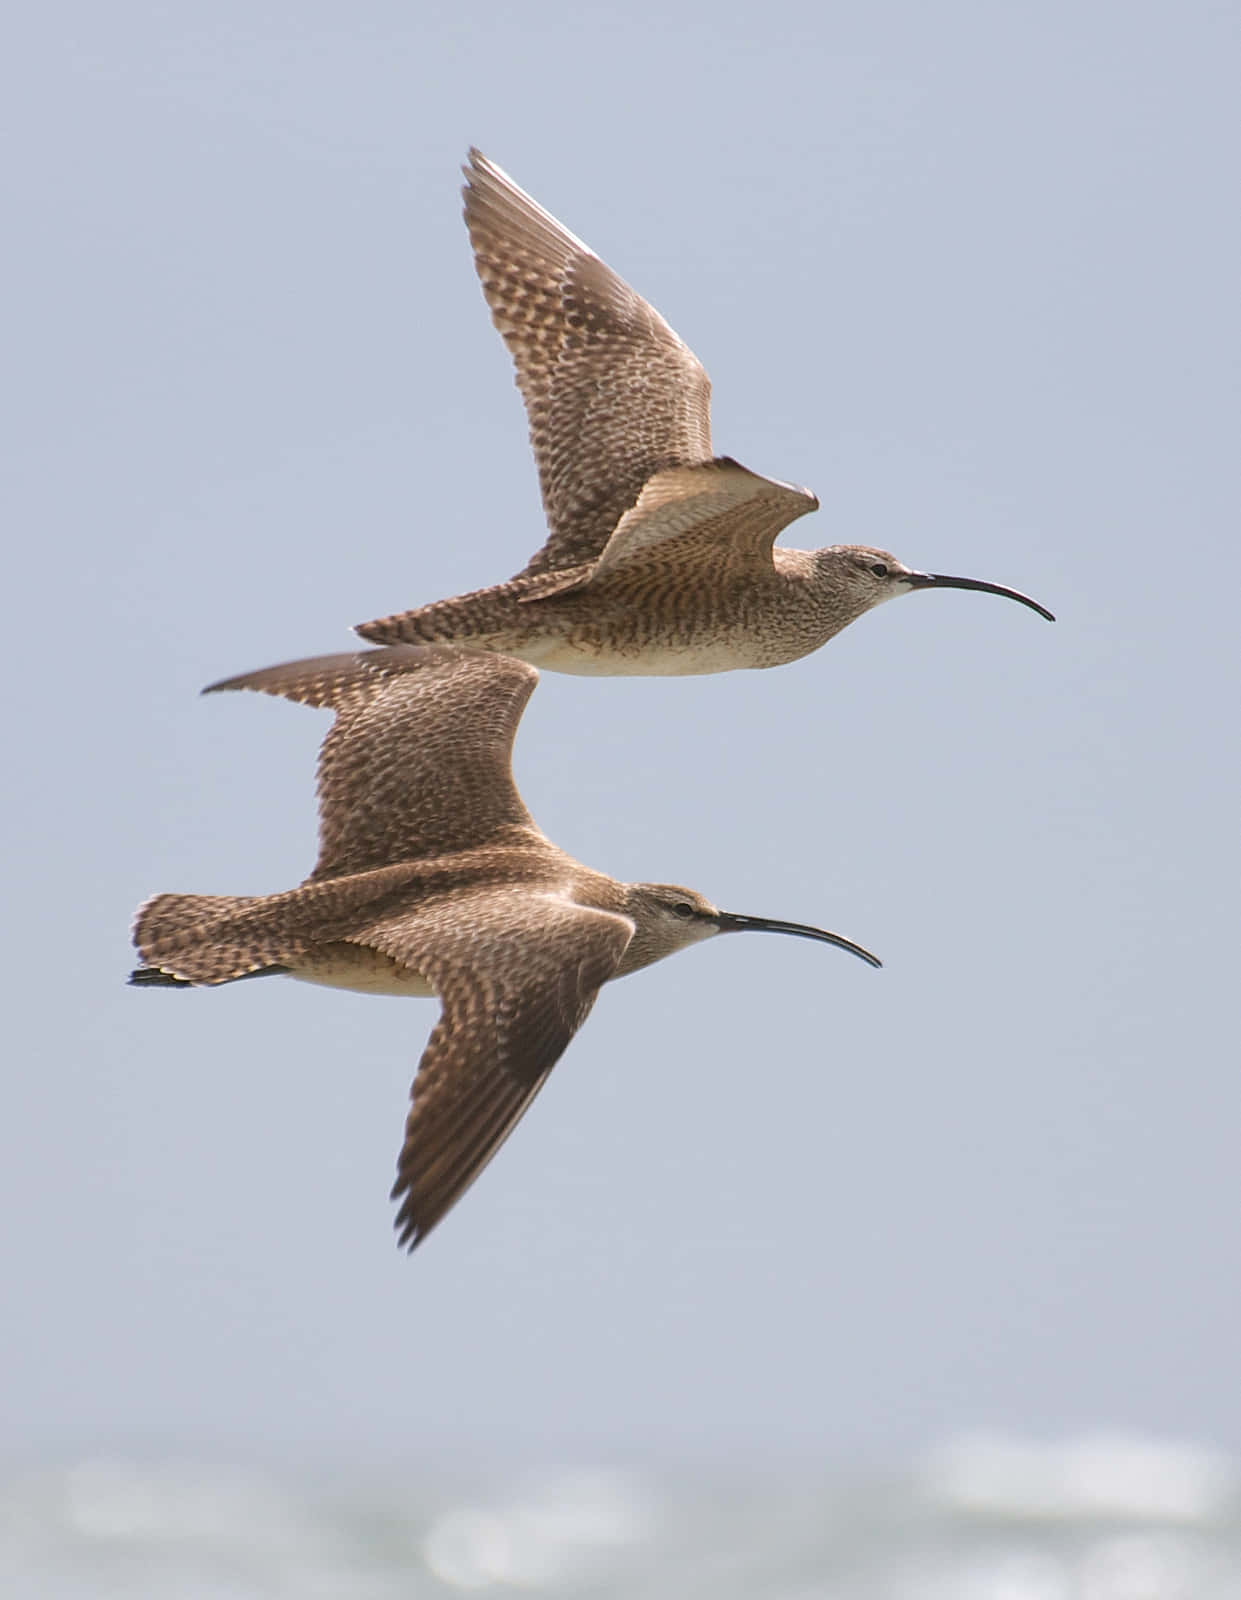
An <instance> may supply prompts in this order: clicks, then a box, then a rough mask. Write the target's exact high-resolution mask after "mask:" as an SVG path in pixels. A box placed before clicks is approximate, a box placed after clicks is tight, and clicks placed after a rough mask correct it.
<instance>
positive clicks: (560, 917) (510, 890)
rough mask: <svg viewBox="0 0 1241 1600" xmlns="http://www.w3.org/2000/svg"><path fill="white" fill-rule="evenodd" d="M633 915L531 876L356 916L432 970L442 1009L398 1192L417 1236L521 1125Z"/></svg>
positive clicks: (359, 937) (408, 1129) (372, 941)
mask: <svg viewBox="0 0 1241 1600" xmlns="http://www.w3.org/2000/svg"><path fill="white" fill-rule="evenodd" d="M633 931H634V924H633V922H632V920H631V919H630V918H629V917H626V916H623V915H620V914H618V913H616V912H611V911H602V910H596V909H592V908H590V907H586V906H580V905H577V904H575V903H574V902H573V901H572V900H570V899H569V898H568V897H567V896H566V895H560V894H556V893H549V892H546V891H540V890H531V889H530V888H527V887H525V886H523V885H511V884H510V885H505V886H500V887H492V888H486V889H480V890H479V891H477V892H475V893H471V894H465V895H457V896H453V897H451V898H445V899H444V900H442V901H440V902H439V904H438V905H432V906H430V907H420V908H419V910H418V913H417V916H416V917H408V916H406V917H402V918H398V919H396V920H395V921H393V922H391V923H389V924H387V925H377V926H372V927H368V928H365V929H362V930H360V931H359V932H358V933H357V934H356V935H355V936H354V937H355V940H356V942H358V943H361V944H365V945H366V946H368V947H369V948H371V949H375V950H379V951H381V952H382V953H383V954H385V955H388V956H391V957H392V958H393V959H395V960H397V961H399V962H401V963H403V964H405V965H407V966H413V967H417V968H418V969H419V970H420V971H422V972H425V973H426V975H427V977H428V978H429V979H430V981H431V983H432V984H433V986H434V988H435V990H436V992H437V994H438V995H439V997H440V1001H441V1004H442V1006H443V1012H442V1015H441V1017H440V1020H439V1022H438V1024H437V1025H436V1028H435V1030H434V1032H433V1033H432V1035H431V1038H430V1040H429V1042H428V1044H427V1047H426V1050H425V1051H424V1052H423V1056H422V1060H421V1062H420V1064H419V1067H418V1073H417V1076H416V1077H415V1079H414V1086H413V1091H412V1096H411V1106H410V1112H409V1117H408V1120H407V1122H406V1125H405V1142H404V1145H403V1146H402V1149H401V1155H400V1159H399V1161H398V1163H397V1179H396V1184H395V1186H394V1188H393V1191H392V1193H393V1197H394V1198H397V1197H403V1198H402V1203H401V1207H400V1211H399V1212H398V1215H397V1228H398V1230H399V1233H400V1240H401V1243H402V1244H405V1245H408V1246H409V1247H410V1248H411V1249H412V1248H413V1246H414V1245H415V1244H417V1243H418V1242H419V1240H420V1239H422V1238H424V1237H425V1235H426V1234H427V1233H428V1232H429V1231H430V1229H431V1228H433V1227H434V1226H435V1224H436V1223H437V1222H438V1221H439V1220H440V1218H441V1217H442V1216H443V1215H444V1214H445V1212H446V1211H448V1209H449V1208H450V1207H451V1206H452V1205H453V1204H454V1203H455V1202H456V1200H457V1199H459V1197H460V1196H461V1195H462V1194H463V1193H464V1191H465V1190H466V1189H467V1188H468V1187H469V1185H470V1184H471V1183H473V1181H474V1179H475V1178H476V1177H477V1176H478V1175H479V1173H480V1172H481V1171H482V1170H483V1168H484V1167H485V1166H486V1164H487V1163H488V1161H490V1160H491V1158H492V1156H493V1155H494V1154H495V1153H496V1151H497V1150H498V1149H499V1148H500V1146H501V1144H503V1142H504V1140H505V1139H506V1138H507V1137H508V1135H509V1134H510V1133H511V1132H512V1130H513V1128H514V1127H515V1126H516V1124H517V1122H518V1120H519V1119H520V1117H521V1116H522V1114H523V1112H524V1111H525V1110H526V1107H527V1106H528V1105H529V1104H530V1103H531V1101H532V1100H533V1099H534V1097H535V1095H536V1094H537V1093H538V1091H539V1089H540V1088H541V1087H542V1086H543V1083H544V1080H545V1079H546V1077H547V1074H548V1073H549V1072H550V1071H551V1069H552V1067H553V1066H554V1065H555V1063H556V1062H557V1061H558V1060H559V1058H560V1056H561V1055H562V1054H563V1053H564V1050H565V1047H566V1046H567V1045H568V1043H569V1041H570V1039H572V1037H573V1035H574V1034H575V1033H576V1032H577V1030H578V1028H579V1027H581V1025H582V1023H583V1022H584V1021H585V1019H586V1016H587V1014H588V1013H589V1011H590V1008H591V1006H592V1005H594V1003H595V997H596V996H597V994H598V992H599V988H600V986H601V985H602V984H603V983H605V982H606V981H607V980H608V979H609V978H611V977H613V976H614V975H615V973H616V971H617V968H618V967H619V965H620V963H621V959H622V957H623V956H624V953H625V950H626V948H627V946H628V944H629V941H630V939H631V938H632V936H633Z"/></svg>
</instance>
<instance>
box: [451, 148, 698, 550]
mask: <svg viewBox="0 0 1241 1600" xmlns="http://www.w3.org/2000/svg"><path fill="white" fill-rule="evenodd" d="M465 172H466V178H467V182H466V185H465V190H464V195H465V220H466V225H467V227H468V228H469V233H470V240H471V243H472V244H473V246H474V260H475V265H476V267H477V270H478V276H479V279H480V280H481V282H482V286H483V293H484V295H485V296H486V299H487V304H488V306H489V307H490V309H491V315H492V320H493V321H494V323H495V325H496V327H497V328H498V329H499V331H500V333H501V335H502V336H503V338H504V342H505V344H506V345H507V346H508V348H509V351H510V353H511V354H512V357H513V360H514V362H515V364H516V368H517V385H518V388H519V389H520V390H521V395H522V399H523V400H524V401H525V405H526V413H527V416H528V418H529V422H530V442H531V445H532V447H533V450H534V457H535V462H536V464H537V466H538V469H539V482H540V485H541V487H542V491H543V505H544V509H545V511H546V514H547V521H548V526H549V527H550V529H551V537H550V538H549V539H548V541H547V543H546V544H545V545H544V546H543V548H542V549H541V550H539V551H538V552H537V553H536V554H535V555H534V556H533V557H532V558H531V560H530V562H529V563H528V565H527V566H526V568H525V569H524V570H525V572H526V573H536V572H544V571H547V570H549V569H555V568H560V567H570V566H576V565H579V564H581V563H583V562H589V561H593V560H594V558H595V557H596V556H597V555H598V554H599V553H600V551H601V550H602V549H603V547H604V545H605V544H606V543H607V540H608V537H609V535H610V534H611V532H612V530H613V529H614V528H615V526H616V524H617V522H618V520H619V519H620V517H621V515H622V514H623V513H624V512H625V511H626V510H628V508H629V507H630V506H632V505H633V504H634V502H635V501H636V500H637V498H638V495H639V493H640V491H641V489H642V485H643V484H644V483H645V482H646V480H647V479H648V478H649V477H650V476H651V475H652V473H655V472H658V471H660V470H661V469H662V468H664V467H670V466H687V465H691V464H693V463H695V462H703V461H708V460H710V458H711V418H710V395H711V385H710V382H709V381H708V378H707V375H706V373H705V372H704V370H703V368H702V366H701V365H700V363H699V361H698V359H697V357H696V356H695V355H694V353H693V351H692V350H690V349H689V348H688V346H686V345H685V344H684V343H683V342H682V341H681V340H680V339H679V338H678V337H677V335H676V334H675V333H674V332H673V331H672V329H671V328H670V327H669V326H668V324H667V323H666V322H665V321H664V319H663V318H662V317H661V316H660V315H659V313H658V312H657V311H656V310H655V309H654V308H653V307H652V306H650V305H648V304H647V302H646V301H645V300H644V299H643V298H642V297H641V295H639V294H637V293H636V292H635V291H634V290H633V289H631V288H630V287H629V285H628V284H627V283H625V282H623V281H622V280H621V279H620V278H618V277H617V275H616V274H615V273H614V272H613V271H612V270H611V268H609V267H608V266H606V265H605V264H604V263H603V262H602V261H601V260H600V259H599V257H598V256H597V255H595V253H594V252H593V251H592V250H591V249H590V248H589V247H588V246H587V245H585V244H583V243H582V241H581V240H580V239H578V238H576V237H575V236H574V235H573V234H571V233H570V232H569V231H568V229H567V228H564V227H562V226H561V224H560V223H559V222H557V221H556V219H555V218H554V217H553V216H551V215H550V214H549V213H548V212H547V211H544V209H543V208H542V206H540V205H539V204H538V203H537V202H536V201H534V200H532V199H531V198H530V196H529V195H528V194H526V193H525V192H524V191H523V190H522V189H519V188H518V186H517V185H516V184H515V183H514V182H513V181H512V179H511V178H510V177H508V175H507V174H506V173H504V172H502V171H501V170H500V168H499V167H497V166H495V165H494V163H492V162H490V161H488V160H487V158H486V157H485V156H484V155H482V154H481V153H480V152H479V151H477V150H471V151H470V164H469V166H468V167H467V168H466V169H465Z"/></svg>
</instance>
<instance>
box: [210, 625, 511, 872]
mask: <svg viewBox="0 0 1241 1600" xmlns="http://www.w3.org/2000/svg"><path fill="white" fill-rule="evenodd" d="M538 677H539V675H538V673H537V672H536V671H535V669H534V668H533V667H531V666H529V665H527V664H526V663H525V662H524V661H514V660H511V659H510V658H509V657H507V656H499V655H484V654H481V653H477V652H473V651H467V650H455V649H451V648H447V647H444V646H438V645H400V646H397V647H395V648H393V649H389V650H359V651H353V652H350V653H348V654H345V655H336V656H320V657H318V658H316V659H314V660H310V661H292V662H286V663H285V664H284V665H283V666H278V667H268V668H266V669H264V670H263V671H261V672H249V673H245V674H244V675H243V676H241V677H238V678H229V679H227V680H226V681H224V682H222V683H214V684H212V685H211V688H210V689H208V690H205V691H204V692H205V693H211V692H213V691H215V690H218V689H258V690H261V691H262V692H263V693H265V694H274V695H282V696H283V697H284V698H285V699H287V700H297V701H300V702H301V703H302V704H303V705H311V706H330V707H331V708H332V709H333V710H334V711H335V712H336V721H335V723H334V725H333V727H332V729H331V732H330V733H329V734H328V736H327V738H326V739H325V740H324V741H323V749H322V751H321V753H320V756H319V860H318V863H317V864H316V866H315V870H314V873H313V874H312V876H313V877H314V878H325V877H337V876H340V875H341V874H344V873H353V872H367V871H371V870H373V869H374V868H376V867H387V866H391V865H393V864H395V863H397V862H401V861H413V860H418V859H420V858H422V857H424V856H430V855H439V854H444V853H446V852H449V851H453V850H464V849H469V848H471V847H473V846H476V845H483V844H486V843H488V842H489V841H491V840H494V839H495V837H496V836H497V834H498V833H499V832H500V831H501V830H502V829H504V828H509V827H525V828H534V826H535V824H534V820H533V818H532V817H531V816H530V813H529V812H528V811H527V810H526V808H525V806H524V805H523V804H522V800H521V796H520V795H519V794H518V793H517V788H516V786H515V784H514V783H513V773H512V752H513V737H514V735H515V734H516V732H517V724H518V722H519V721H520V720H521V714H522V711H523V710H524V709H525V705H526V701H527V700H528V699H529V698H530V695H531V692H532V691H533V689H534V686H535V684H536V683H537V682H538Z"/></svg>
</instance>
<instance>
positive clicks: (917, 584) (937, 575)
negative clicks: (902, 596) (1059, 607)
mask: <svg viewBox="0 0 1241 1600" xmlns="http://www.w3.org/2000/svg"><path fill="white" fill-rule="evenodd" d="M903 581H904V582H905V583H907V584H908V585H909V587H910V588H911V589H979V590H981V591H982V593H983V594H1002V595H1003V596H1004V598H1005V599H1006V600H1017V601H1019V602H1020V603H1021V604H1022V605H1023V606H1029V608H1030V610H1031V611H1037V612H1038V614H1039V616H1040V617H1046V618H1047V620H1048V622H1054V621H1055V620H1056V619H1055V617H1053V616H1052V614H1051V612H1050V611H1048V609H1047V607H1046V606H1041V605H1039V603H1038V601H1037V600H1031V598H1030V596H1029V595H1028V594H1019V593H1018V592H1017V590H1016V589H1006V588H1004V586H1003V584H999V583H983V581H982V579H981V578H950V577H948V576H947V575H946V574H945V573H943V572H910V573H908V574H907V575H906V576H905V577H904V580H903Z"/></svg>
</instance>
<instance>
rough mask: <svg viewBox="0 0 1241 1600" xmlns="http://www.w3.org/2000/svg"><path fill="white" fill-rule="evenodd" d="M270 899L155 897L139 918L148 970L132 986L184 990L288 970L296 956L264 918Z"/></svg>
mask: <svg viewBox="0 0 1241 1600" xmlns="http://www.w3.org/2000/svg"><path fill="white" fill-rule="evenodd" d="M270 898H271V897H269V896H267V895H259V896H257V897H256V896H253V895H232V894H157V895H155V896H154V897H153V898H152V899H150V900H147V901H146V902H145V903H144V904H143V905H141V906H139V907H138V914H137V916H136V917H135V918H134V927H133V939H134V944H135V946H136V947H137V950H138V954H139V955H140V956H141V957H142V962H143V964H142V966H140V967H138V968H136V969H135V970H134V972H133V973H132V974H131V975H130V979H129V981H130V982H131V983H136V984H153V985H161V984H162V985H165V986H167V987H170V988H179V987H181V986H182V985H185V984H194V983H232V982H233V981H234V980H235V979H237V978H249V977H259V976H262V975H264V974H266V973H269V972H282V971H285V970H287V969H286V968H285V967H284V965H283V963H282V957H283V958H285V959H287V958H288V957H289V956H290V955H292V954H295V953H296V952H295V951H294V950H293V949H291V948H290V941H289V940H288V939H287V938H281V937H280V934H279V931H278V929H277V928H275V927H273V926H272V925H271V923H272V919H271V918H269V917H265V916H264V915H263V911H264V910H265V908H266V906H267V905H268V903H269V901H270Z"/></svg>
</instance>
